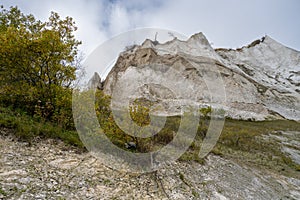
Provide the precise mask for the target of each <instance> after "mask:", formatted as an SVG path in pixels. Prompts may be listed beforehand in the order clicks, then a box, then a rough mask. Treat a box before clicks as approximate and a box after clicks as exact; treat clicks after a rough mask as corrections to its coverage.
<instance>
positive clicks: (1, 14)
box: [0, 6, 80, 120]
mask: <svg viewBox="0 0 300 200" xmlns="http://www.w3.org/2000/svg"><path fill="white" fill-rule="evenodd" d="M76 30H77V27H76V26H75V23H74V21H73V19H72V18H71V17H66V18H65V19H61V18H60V16H59V15H58V14H57V13H55V12H51V15H50V17H49V19H48V21H46V22H42V21H40V20H37V19H36V18H35V17H34V16H33V15H25V14H23V13H22V12H21V11H20V10H19V9H18V8H17V7H10V9H9V10H6V9H4V8H3V6H1V11H0V44H1V46H0V85H1V88H0V101H1V103H2V104H5V105H10V106H13V107H15V108H16V107H17V108H21V109H23V110H25V111H26V112H27V113H28V114H31V115H34V114H35V112H37V110H38V112H41V113H39V114H40V115H42V116H43V117H45V118H47V119H54V118H55V119H56V118H59V116H62V114H63V113H62V112H63V110H64V111H65V114H66V113H71V112H70V111H71V110H70V109H71V93H72V91H71V88H72V83H73V81H74V80H75V78H76V70H77V69H78V67H79V62H78V46H79V45H80V42H79V41H78V40H76V39H75V37H74V34H73V33H74V31H76ZM37 108H38V109H37ZM66 109H67V110H66ZM66 115H67V114H66ZM69 117H70V116H69ZM57 120H58V119H57Z"/></svg>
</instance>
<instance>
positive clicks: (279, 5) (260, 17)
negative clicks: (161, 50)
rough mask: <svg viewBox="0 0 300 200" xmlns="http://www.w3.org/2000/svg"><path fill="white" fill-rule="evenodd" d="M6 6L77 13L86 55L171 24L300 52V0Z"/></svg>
mask: <svg viewBox="0 0 300 200" xmlns="http://www.w3.org/2000/svg"><path fill="white" fill-rule="evenodd" d="M3 4H4V5H5V6H6V7H8V6H10V5H18V6H19V7H20V8H21V10H22V11H23V12H25V13H33V14H34V15H35V16H36V17H37V18H39V19H42V20H45V19H47V17H48V16H49V14H50V11H52V10H53V11H56V12H58V13H59V14H60V15H61V16H63V17H65V16H71V17H73V18H74V20H75V21H76V23H77V25H78V27H79V30H78V31H77V33H76V36H77V38H78V39H79V40H82V41H83V45H82V47H81V49H82V50H83V51H84V52H85V54H89V53H90V52H91V51H92V50H93V49H94V48H95V47H97V45H98V44H100V43H102V42H103V41H105V40H106V39H108V38H111V37H112V36H114V35H117V34H119V33H122V32H124V31H127V30H130V29H133V28H141V27H157V28H166V29H171V30H174V31H177V32H179V33H183V34H185V35H192V34H193V33H195V32H200V31H202V32H203V33H204V34H205V35H206V36H207V37H208V39H209V40H210V42H212V43H213V44H214V46H215V47H231V48H236V47H240V46H242V45H245V44H247V43H249V42H251V41H253V40H254V39H257V38H260V37H262V36H264V35H265V34H268V35H270V36H271V37H273V38H274V39H276V40H278V41H279V42H282V43H283V44H285V45H287V46H290V47H292V48H296V49H298V50H300V40H299V35H300V21H299V20H298V19H299V18H300V13H299V10H300V3H299V1H298V0H290V1H284V0H265V1H260V0H252V1H240V0H226V1H218V0H210V1H204V0H199V1H198V0H177V1H173V0H165V1H158V0H154V1H140V0H123V1H120V0H110V1H107V0H102V1H99V0H64V1H60V0H53V1H40V0H31V1H22V0H12V1H5V2H4V3H3Z"/></svg>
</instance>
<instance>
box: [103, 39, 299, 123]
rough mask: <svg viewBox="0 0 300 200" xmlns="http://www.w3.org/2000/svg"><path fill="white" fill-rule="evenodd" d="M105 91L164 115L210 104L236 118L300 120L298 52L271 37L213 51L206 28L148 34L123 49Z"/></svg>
mask: <svg viewBox="0 0 300 200" xmlns="http://www.w3.org/2000/svg"><path fill="white" fill-rule="evenodd" d="M103 90H104V92H105V93H106V94H109V95H112V96H115V97H117V96H118V98H119V99H120V104H122V100H121V99H122V98H123V99H126V98H130V99H131V100H132V101H134V100H135V99H146V100H148V101H151V102H153V103H154V104H158V105H161V106H162V107H163V108H164V109H163V110H162V111H158V112H161V113H158V114H162V115H177V114H181V108H182V106H187V105H193V106H206V105H211V106H212V107H214V108H217V109H222V110H225V111H226V115H227V116H228V117H232V118H236V119H253V120H265V119H276V118H287V119H294V120H300V103H299V100H300V98H299V95H300V52H298V51H295V50H293V49H290V48H287V47H285V46H283V45H281V44H280V43H278V42H276V41H275V40H273V39H271V38H270V37H268V36H266V37H264V38H263V39H261V40H257V41H254V42H253V43H252V44H250V45H248V46H247V47H243V48H240V49H236V50H231V49H216V50H215V49H213V48H212V47H211V45H210V44H209V42H208V41H207V39H206V38H205V36H204V35H203V34H202V33H198V34H195V35H193V36H191V37H190V38H189V39H188V40H187V41H180V40H178V39H176V38H174V39H173V40H171V41H168V42H166V43H164V44H159V43H158V42H157V41H155V42H153V41H151V40H149V39H147V40H145V42H144V43H143V44H142V45H140V46H135V47H134V48H132V49H128V50H127V51H125V52H122V53H121V54H120V56H119V58H118V59H117V62H116V64H115V65H114V67H113V68H112V70H111V71H110V73H109V74H108V76H107V77H106V79H105V81H104V83H103ZM120 90H124V91H125V92H119V91H120ZM126 91H128V92H127V93H126ZM122 95H123V96H122ZM124 95H126V96H124Z"/></svg>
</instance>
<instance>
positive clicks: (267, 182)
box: [0, 130, 300, 200]
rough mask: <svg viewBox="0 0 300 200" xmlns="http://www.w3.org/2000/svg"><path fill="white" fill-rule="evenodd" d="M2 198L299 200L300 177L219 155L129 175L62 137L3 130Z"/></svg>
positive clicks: (0, 140) (0, 136)
mask: <svg viewBox="0 0 300 200" xmlns="http://www.w3.org/2000/svg"><path fill="white" fill-rule="evenodd" d="M0 199H255V200H258V199H300V179H299V178H291V177H285V176H282V175H278V174H275V173H273V172H270V171H267V170H262V169H256V168H253V167H249V166H246V165H244V164H241V163H239V164H238V163H236V162H234V161H231V160H227V159H225V158H222V157H219V156H215V155H210V156H208V158H207V159H206V161H205V164H204V165H201V164H199V163H196V162H175V163H171V164H169V165H168V166H165V167H164V168H162V169H160V170H159V171H157V172H153V173H148V174H128V173H124V172H118V171H115V170H113V169H110V168H108V167H106V166H105V165H103V164H101V163H100V162H99V161H98V160H97V159H95V158H94V157H93V156H91V155H90V154H89V153H87V152H78V149H76V148H74V147H70V146H67V145H66V144H64V143H63V142H60V141H55V140H41V141H38V142H34V143H32V144H30V145H29V144H28V143H27V142H19V141H16V140H15V138H14V137H13V136H10V134H7V131H6V130H1V134H0Z"/></svg>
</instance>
